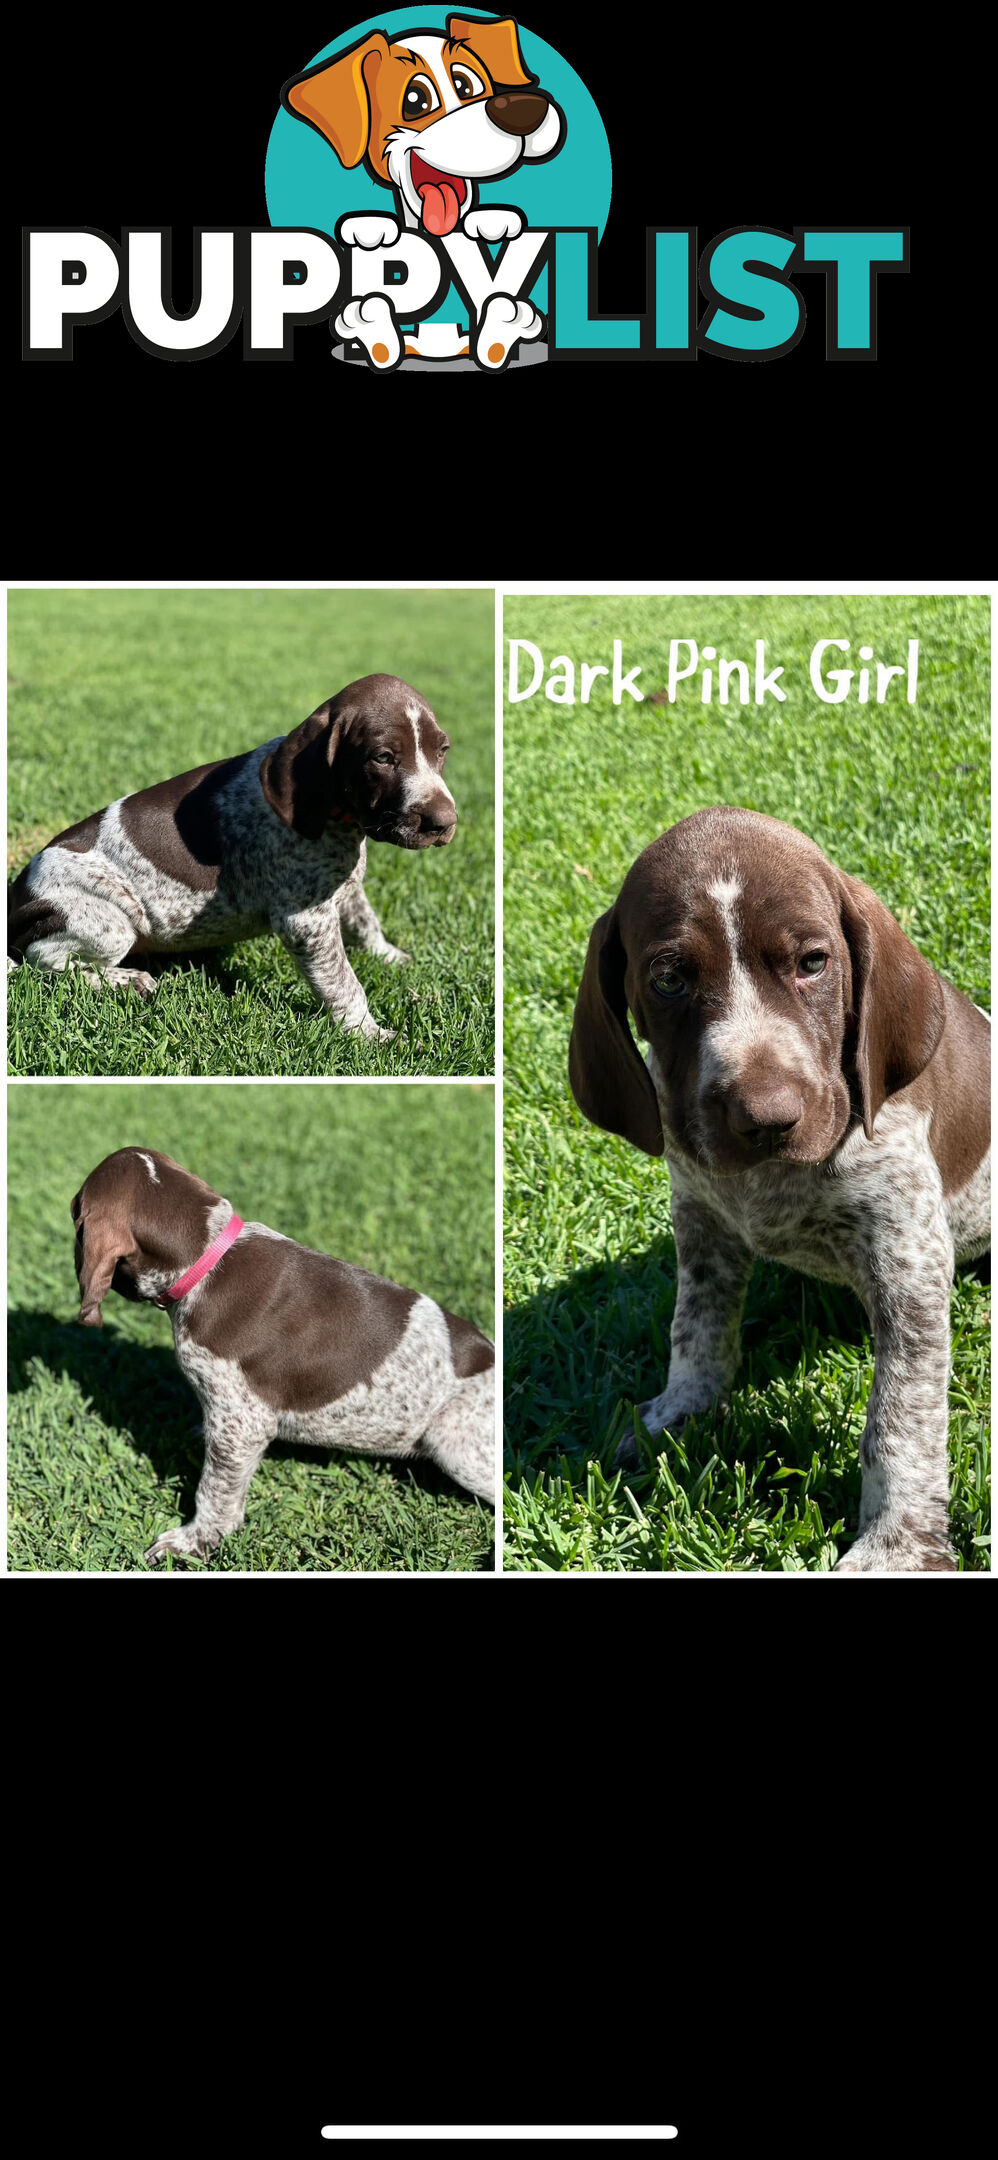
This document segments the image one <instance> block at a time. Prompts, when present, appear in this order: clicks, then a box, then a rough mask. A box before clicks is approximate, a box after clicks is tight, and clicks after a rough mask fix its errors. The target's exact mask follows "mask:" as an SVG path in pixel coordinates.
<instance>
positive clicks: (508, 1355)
mask: <svg viewBox="0 0 998 2160" xmlns="http://www.w3.org/2000/svg"><path fill="white" fill-rule="evenodd" d="M676 1266H677V1263H676V1248H675V1243H674V1241H673V1239H672V1237H671V1235H670V1236H667V1237H665V1238H663V1239H661V1240H660V1241H659V1242H658V1243H657V1244H656V1245H654V1246H653V1247H652V1248H651V1249H650V1250H649V1251H648V1252H646V1253H642V1254H640V1255H639V1256H636V1257H631V1258H626V1259H622V1260H619V1261H612V1262H607V1263H604V1264H601V1265H599V1266H594V1267H589V1268H583V1269H580V1270H579V1272H578V1273H577V1274H575V1275H573V1276H571V1277H569V1278H568V1279H567V1280H566V1281H565V1282H563V1283H559V1284H557V1285H556V1286H554V1287H553V1288H550V1289H547V1290H544V1291H541V1292H539V1293H538V1294H537V1295H536V1296H535V1297H533V1298H529V1299H526V1300H524V1301H523V1302H521V1303H520V1304H518V1305H515V1306H513V1307H511V1308H510V1309H509V1310H508V1312H507V1315H506V1322H505V1338H504V1339H505V1364H504V1371H505V1387H504V1415H505V1434H506V1444H507V1449H508V1450H509V1451H511V1452H512V1454H513V1456H514V1458H515V1459H516V1460H517V1462H518V1467H519V1472H520V1475H521V1476H522V1477H525V1478H527V1479H533V1478H534V1477H536V1475H537V1472H538V1471H539V1470H546V1469H557V1468H559V1467H561V1466H562V1464H563V1463H564V1462H565V1461H566V1460H567V1462H568V1465H569V1466H570V1468H571V1471H572V1474H573V1478H574V1477H575V1476H576V1475H578V1474H582V1475H584V1471H585V1464H586V1462H587V1461H591V1460H596V1459H598V1460H599V1462H600V1464H601V1467H602V1469H603V1471H604V1473H605V1474H606V1476H607V1477H609V1476H611V1475H612V1473H613V1469H614V1455H615V1452H616V1448H617V1443H618V1441H619V1439H620V1437H621V1435H622V1434H623V1433H629V1432H631V1431H632V1429H633V1426H632V1417H631V1407H630V1406H631V1405H633V1404H636V1403H639V1402H643V1401H645V1400H646V1399H647V1398H648V1397H650V1396H653V1395H657V1394H659V1393H660V1391H661V1390H662V1388H663V1387H664V1385H665V1379H666V1374H667V1372H668V1365H669V1329H670V1325H671V1322H672V1316H673V1312H674V1309H675V1302H676ZM867 1343H868V1337H867V1329H866V1322H865V1315H864V1313H863V1309H862V1306H861V1305H860V1303H859V1300H858V1298H856V1297H854V1296H853V1294H852V1292H851V1291H848V1290H845V1289H838V1288H836V1287H835V1286H833V1285H830V1284H826V1283H820V1282H816V1281H814V1280H813V1279H811V1278H809V1277H804V1276H802V1275H797V1274H795V1273H794V1272H793V1271H792V1270H790V1269H788V1268H782V1267H780V1266H778V1265H777V1264H776V1263H774V1262H763V1261H757V1262H756V1265H755V1268H754V1270H753V1273H752V1277H751V1281H750V1284H749V1291H748V1296H747V1299H746V1305H745V1315H744V1319H743V1323H742V1357H741V1363H740V1365H739V1368H738V1373H737V1376H736V1378H735V1381H734V1385H733V1386H732V1388H731V1391H730V1397H729V1404H730V1407H729V1409H728V1410H727V1411H724V1410H719V1411H715V1412H712V1413H708V1414H707V1415H705V1416H704V1417H703V1418H699V1419H696V1420H695V1421H693V1422H692V1423H691V1424H690V1425H688V1426H687V1427H686V1428H685V1430H684V1434H683V1440H684V1446H686V1447H687V1449H688V1451H689V1453H690V1461H691V1465H692V1464H693V1462H694V1461H696V1462H697V1463H698V1464H703V1463H706V1462H707V1461H708V1459H709V1457H710V1456H711V1455H712V1454H715V1453H717V1454H719V1455H721V1456H722V1457H723V1458H725V1459H727V1460H732V1461H733V1460H734V1459H735V1458H736V1457H737V1458H739V1459H751V1460H755V1459H757V1458H758V1456H759V1455H760V1454H763V1455H765V1454H767V1453H769V1452H771V1451H772V1450H774V1449H775V1451H776V1458H777V1459H774V1462H773V1472H774V1475H775V1473H776V1472H777V1471H778V1470H779V1468H780V1467H781V1466H782V1464H783V1463H784V1462H786V1463H797V1462H798V1461H799V1459H800V1458H801V1455H802V1452H803V1450H804V1449H806V1451H807V1459H808V1460H810V1455H811V1452H812V1450H813V1446H814V1445H815V1444H817V1443H818V1442H819V1439H820V1435H821V1433H822V1432H823V1430H824V1427H825V1425H826V1423H827V1412H826V1411H825V1410H824V1407H823V1398H822V1394H821V1391H820V1382H818V1381H816V1383H815V1387H814V1418H813V1428H812V1426H811V1424H810V1421H809V1419H808V1416H807V1395H806V1386H805V1390H804V1396H803V1404H802V1390H801V1382H800V1373H799V1368H800V1363H801V1356H802V1353H803V1352H805V1351H806V1352H807V1357H808V1362H809V1363H810V1362H811V1360H812V1358H813V1357H816V1356H820V1355H821V1353H822V1351H823V1350H827V1349H828V1348H835V1347H842V1346H845V1345H848V1346H849V1349H850V1350H851V1351H852V1352H853V1353H855V1361H856V1362H858V1359H859V1358H865V1357H866V1355H868V1349H867ZM777 1383H782V1384H781V1385H778V1386H777V1387H776V1394H778V1396H779V1402H778V1403H777V1401H776V1397H775V1395H774V1401H773V1417H772V1422H771V1423H769V1424H767V1423H766V1421H765V1418H760V1402H759V1397H760V1396H761V1398H762V1402H763V1404H764V1402H765V1397H766V1394H767V1392H768V1391H769V1390H770V1389H773V1388H774V1384H777ZM749 1390H750V1391H751V1393H752V1397H753V1401H752V1404H751V1410H750V1409H749V1404H748V1399H747V1395H748V1391H749ZM788 1391H789V1392H790V1394H791V1396H792V1397H794V1398H795V1401H796V1404H797V1406H798V1414H796V1415H795V1416H794V1418H793V1431H791V1430H790V1429H789V1428H788V1424H787V1422H786V1405H787V1397H788ZM743 1398H745V1399H744V1400H743ZM801 1408H803V1411H804V1415H803V1416H801V1415H800V1409H801ZM857 1437H858V1436H857ZM648 1448H649V1457H648V1463H649V1467H650V1464H651V1461H652V1460H653V1458H654V1456H655V1455H657V1454H658V1453H660V1451H661V1447H660V1443H659V1442H658V1441H651V1440H649V1442H648ZM628 1482H629V1483H633V1479H632V1478H629V1479H628ZM773 1489H774V1492H778V1490H779V1488H778V1487H775V1486H774V1488H773ZM823 1492H824V1493H825V1494H826V1496H827V1498H828V1500H829V1501H830V1502H831V1503H832V1504H833V1506H834V1508H835V1512H836V1513H837V1514H847V1513H852V1514H854V1513H855V1509H856V1505H857V1501H858V1492H859V1462H858V1455H856V1456H855V1458H854V1460H853V1461H852V1463H851V1465H850V1468H849V1472H848V1475H847V1478H846V1481H845V1482H842V1483H840V1481H839V1480H837V1479H836V1477H835V1475H834V1471H830V1474H829V1475H828V1477H827V1479H826V1480H825V1482H824V1484H823Z"/></svg>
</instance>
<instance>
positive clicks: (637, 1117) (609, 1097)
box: [568, 907, 662, 1155]
mask: <svg viewBox="0 0 998 2160" xmlns="http://www.w3.org/2000/svg"><path fill="white" fill-rule="evenodd" d="M626 965H627V961H626V955H625V953H624V947H623V944H622V942H621V937H620V931H619V928H618V924H617V910H616V908H615V907H612V908H610V910H609V912H608V913H607V914H606V915H601V916H600V919H599V921H598V922H597V923H594V924H593V928H592V931H591V934H590V938H589V951H588V953H587V954H586V964H585V967H584V969H583V972H582V981H581V983H580V984H579V994H578V997H577V998H576V1001H575V1018H574V1020H573V1022H572V1040H571V1043H570V1045H569V1051H568V1077H569V1080H570V1082H571V1088H572V1093H573V1095H574V1097H575V1100H576V1102H577V1103H578V1105H579V1109H580V1110H581V1111H582V1114H583V1117H587V1118H588V1119H589V1120H590V1123H591V1124H593V1125H602V1126H603V1128H604V1131H606V1132H614V1133H620V1134H621V1135H622V1137H623V1138H624V1139H625V1140H630V1141H631V1142H632V1143H633V1145H634V1146H635V1147H639V1148H643V1149H644V1151H645V1154H646V1155H661V1153H662V1121H661V1118H660V1117H659V1111H658V1102H657V1099H656V1095H655V1090H654V1088H653V1086H652V1083H651V1080H650V1078H649V1075H648V1068H647V1066H646V1065H645V1063H644V1059H643V1058H642V1057H641V1055H640V1053H639V1051H638V1047H637V1044H636V1043H635V1040H634V1037H633V1035H632V1034H631V1030H630V1026H629V1024H628V1018H627V998H626V995H625V991H624V971H625V968H626Z"/></svg>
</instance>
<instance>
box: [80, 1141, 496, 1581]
mask: <svg viewBox="0 0 998 2160" xmlns="http://www.w3.org/2000/svg"><path fill="white" fill-rule="evenodd" d="M72 1217H73V1223H74V1226H75V1232H76V1250H75V1259H76V1274H77V1279H78V1281H79V1285H80V1321H81V1323H82V1325H83V1326H84V1327H100V1326H102V1324H103V1323H102V1318H101V1305H102V1303H103V1300H104V1298H105V1297H106V1296H107V1293H108V1291H109V1290H115V1291H117V1292H118V1294H119V1295H120V1296H121V1297H126V1298H130V1299H132V1300H133V1301H137V1302H139V1303H145V1304H152V1305H160V1306H162V1307H163V1308H164V1310H165V1311H166V1312H167V1313H168V1314H169V1316H170V1320H171V1323H172V1326H173V1340H174V1348H175V1350H176V1355H177V1362H178V1364H179V1366H180V1369H181V1372H182V1373H183V1374H184V1376H185V1378H186V1379H188V1380H189V1381H190V1383H191V1386H192V1388H193V1389H194V1392H195V1394H196V1396H197V1397H198V1400H199V1402H200V1404H201V1408H202V1410H203V1412H204V1446H205V1454H204V1469H203V1470H202V1473H201V1480H200V1483H199V1485H198V1491H197V1501H196V1505H195V1510H194V1517H193V1520H192V1521H191V1522H189V1523H185V1524H183V1525H182V1526H181V1527H179V1528H176V1529H173V1530H164V1531H163V1532H162V1534H161V1535H160V1536H159V1537H157V1538H156V1539H155V1540H154V1542H153V1544H152V1545H151V1546H150V1547H149V1549H148V1551H147V1553H146V1556H145V1557H146V1559H147V1560H148V1561H150V1562H151V1563H153V1564H155V1563H157V1562H158V1561H160V1560H162V1559H163V1557H164V1555H165V1554H166V1553H175V1554H177V1555H178V1556H180V1557H190V1556H194V1557H196V1558H198V1559H202V1560H203V1559H206V1558H207V1557H208V1555H209V1554H210V1553H212V1552H213V1551H214V1550H215V1548H216V1547H217V1546H218V1544H219V1542H220V1540H221V1539H222V1538H223V1537H226V1536H228V1534H229V1533H230V1532H231V1531H233V1530H237V1529H238V1528H239V1525H240V1523H241V1522H242V1520H243V1514H244V1510H245V1506H246V1493H247V1489H248V1487H249V1482H250V1479H251V1477H252V1476H253V1472H254V1470H255V1469H256V1467H257V1465H258V1463H259V1462H260V1460H261V1458H262V1456H263V1455H264V1453H265V1451H266V1449H267V1447H268V1446H269V1444H270V1442H271V1441H272V1440H278V1439H280V1440H297V1441H301V1442H304V1443H306V1444H307V1445H309V1446H311V1447H326V1448H332V1447H335V1448H345V1449H354V1450H356V1451H357V1452H358V1453H363V1454H370V1455H391V1456H394V1457H395V1458H396V1460H403V1459H405V1458H407V1457H413V1456H421V1457H423V1458H425V1459H427V1460H429V1461H431V1462H435V1463H437V1464H438V1466H439V1467H440V1469H442V1470H445V1471H446V1472H447V1474H448V1476H449V1477H452V1478H453V1479H454V1480H455V1481H456V1483H457V1484H459V1485H463V1486H464V1488H465V1490H466V1491H468V1492H471V1493H474V1494H475V1495H476V1496H477V1497H478V1498H479V1499H480V1500H486V1501H488V1502H489V1504H490V1505H494V1503H495V1350H494V1348H493V1346H492V1344H491V1343H490V1342H489V1340H488V1338H487V1337H486V1336H485V1335H483V1334H482V1333H481V1331H480V1330H479V1329H478V1328H476V1327H474V1326H473V1325H472V1323H471V1322H470V1321H469V1320H460V1319H458V1318H456V1317H455V1315H454V1314H453V1313H450V1312H446V1311H445V1310H444V1308H443V1307H442V1306H441V1305H437V1304H436V1303H435V1301H434V1300H433V1299H432V1298H429V1297H425V1296H423V1295H421V1294H420V1293H419V1292H418V1291H416V1290H406V1289H403V1287H402V1286H401V1284H399V1283H394V1282H387V1281H384V1280H383V1279H382V1277H381V1276H378V1275H372V1274H370V1273H369V1272H368V1271H367V1269H366V1268H359V1267H353V1266H351V1265H350V1264H349V1263H348V1262H347V1261H345V1260H334V1259H331V1258H330V1257H329V1256H328V1255H327V1254H325V1253H318V1252H311V1251H310V1250H309V1249H308V1248H307V1247H306V1246H304V1245H298V1244H296V1243H295V1241H294V1239H293V1238H287V1237H284V1236H282V1234H281V1232H280V1231H279V1230H270V1229H268V1228H267V1226H266V1224H265V1223H259V1222H243V1221H242V1220H241V1218H240V1217H239V1216H238V1215H236V1213H235V1211H234V1209H233V1207H232V1203H231V1201H229V1200H226V1199H223V1197H222V1195H221V1194H220V1193H217V1192H215V1190H214V1189H213V1187H212V1186H210V1185H206V1184H205V1183H204V1181H203V1179H201V1178H199V1177H195V1176H194V1175H193V1174H192V1173H191V1172H190V1171H188V1170H183V1169H181V1167H180V1164H179V1163H175V1162H173V1161H172V1160H171V1158H170V1156H169V1155H163V1154H160V1153H159V1152H158V1150H156V1149H155V1148H136V1147H127V1148H119V1149H118V1150H117V1152H116V1153H115V1154H113V1155H108V1156H106V1157H105V1159H104V1161H103V1162H102V1163H99V1164H98V1166H97V1168H96V1169H95V1170H92V1171H91V1173H90V1176H89V1177H88V1178H86V1179H85V1181H84V1183H83V1185H82V1186H81V1187H80V1190H79V1192H78V1193H77V1194H76V1195H75V1198H74V1199H73V1202H72Z"/></svg>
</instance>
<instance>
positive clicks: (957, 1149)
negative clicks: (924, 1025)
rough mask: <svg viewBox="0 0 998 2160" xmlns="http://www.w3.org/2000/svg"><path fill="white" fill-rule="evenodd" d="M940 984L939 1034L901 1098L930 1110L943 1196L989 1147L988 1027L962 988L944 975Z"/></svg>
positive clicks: (961, 1181) (931, 1138)
mask: <svg viewBox="0 0 998 2160" xmlns="http://www.w3.org/2000/svg"><path fill="white" fill-rule="evenodd" d="M940 981H941V982H942V987H943V998H944V1003H945V1011H946V1021H945V1025H944V1028H943V1032H942V1036H941V1038H940V1041H939V1045H938V1048H937V1049H936V1051H935V1054H934V1055H933V1057H931V1058H930V1060H929V1063H928V1065H927V1066H926V1068H925V1071H924V1072H922V1073H920V1074H919V1076H918V1079H917V1080H915V1081H913V1083H912V1085H911V1087H909V1088H908V1089H907V1090H906V1095H907V1100H908V1101H910V1102H913V1103H914V1104H915V1105H916V1107H917V1108H918V1109H919V1110H923V1111H928V1112H929V1115H930V1119H931V1123H930V1125H929V1146H930V1147H931V1149H932V1153H933V1155H934V1156H935V1158H936V1161H937V1163H938V1165H939V1174H940V1177H941V1178H942V1181H943V1192H944V1193H945V1194H946V1195H947V1197H948V1196H949V1195H950V1194H951V1193H956V1192H959V1191H960V1189H961V1187H962V1186H964V1185H966V1184H967V1182H968V1179H970V1178H972V1177H973V1174H974V1171H975V1170H976V1169H977V1167H978V1164H979V1163H980V1162H981V1161H982V1160H983V1158H984V1156H985V1155H986V1153H987V1151H988V1148H989V1146H990V1144H991V1029H990V1026H989V1025H988V1022H987V1021H986V1020H985V1018H984V1015H983V1013H979V1012H978V1011H977V1008H976V1006H974V1005H972V1004H971V1002H970V999H969V998H966V997H964V995H963V992H962V991H961V990H956V989H954V987H953V984H952V983H949V982H947V981H946V979H945V977H944V976H941V977H940Z"/></svg>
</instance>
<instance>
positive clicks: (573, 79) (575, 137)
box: [264, 6, 612, 321]
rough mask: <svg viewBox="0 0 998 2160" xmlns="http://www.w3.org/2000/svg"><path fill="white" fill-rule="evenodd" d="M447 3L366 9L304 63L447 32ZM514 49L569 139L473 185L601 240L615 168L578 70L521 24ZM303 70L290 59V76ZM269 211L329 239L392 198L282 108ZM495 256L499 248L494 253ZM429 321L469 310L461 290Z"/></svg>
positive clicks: (274, 140) (541, 285) (534, 220)
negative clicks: (374, 34)
mask: <svg viewBox="0 0 998 2160" xmlns="http://www.w3.org/2000/svg"><path fill="white" fill-rule="evenodd" d="M451 12H455V13H456V12H458V11H457V10H452V9H451V8H435V7H433V6H430V7H406V8H395V7H392V6H389V7H387V8H383V9H382V10H381V11H380V13H379V14H377V15H367V16H365V17H364V19H363V21H362V22H359V23H356V24H355V25H354V28H353V29H352V30H345V31H344V32H343V33H342V34H341V36H339V37H336V38H332V39H331V40H330V42H329V44H328V45H323V46H322V48H321V50H320V51H319V52H317V53H315V54H314V55H313V57H312V59H311V60H306V61H305V62H304V63H303V65H304V67H315V66H317V64H318V62H319V61H320V60H328V59H330V58H331V56H332V54H333V53H338V52H345V51H346V50H347V48H348V47H349V46H351V45H356V44H357V42H358V40H359V39H360V38H362V37H366V36H367V35H368V33H369V31H371V30H385V31H386V33H387V31H388V30H389V29H390V30H391V32H392V35H393V36H394V35H395V34H396V33H398V32H401V31H406V30H410V31H411V30H416V29H420V30H431V31H435V32H436V33H438V34H439V35H441V36H442V35H443V34H444V31H445V30H446V19H447V16H448V14H450V13H451ZM495 13H496V11H494V12H493V13H492V14H491V15H468V16H467V18H466V19H467V20H468V21H470V22H476V21H481V22H494V21H495ZM517 30H518V33H519V39H520V49H521V51H522V53H523V57H524V60H525V62H526V64H527V67H528V68H529V69H530V71H531V73H532V74H534V75H536V76H537V78H538V80H539V82H540V84H541V87H542V89H544V90H548V91H550V93H551V96H552V97H553V98H554V100H555V103H556V104H557V105H560V106H561V110H562V112H563V113H564V115H565V123H566V132H565V140H564V142H563V144H562V146H561V149H560V150H559V151H558V153H557V156H555V157H553V158H551V159H550V161H549V162H548V163H546V164H537V165H531V164H523V165H521V166H520V167H519V169H518V171H516V172H514V173H508V174H505V175H503V174H500V176H499V178H498V179H497V180H489V181H486V182H484V183H483V184H482V185H481V186H480V188H479V191H478V192H479V200H480V201H481V202H482V203H513V204H515V206H516V208H517V209H518V210H522V212H523V215H524V217H525V219H526V221H527V223H528V225H533V226H539V227H544V226H546V225H595V227H596V229H597V231H598V233H599V235H600V238H602V236H603V231H604V228H605V225H606V221H607V217H608V216H609V212H610V190H611V186H612V170H611V165H610V145H609V143H608V142H607V139H606V130H605V128H604V126H603V122H602V120H601V119H600V116H599V112H598V110H597V107H596V105H595V103H594V100H593V98H592V97H591V96H590V93H589V91H588V90H587V89H586V85H585V83H584V82H583V80H582V77H581V76H580V75H577V74H576V72H575V69H574V68H572V67H569V65H568V62H567V60H563V59H562V57H561V54H560V53H557V52H556V51H555V49H554V47H553V45H548V44H546V43H545V41H544V39H543V38H541V37H537V36H536V35H535V33H534V32H533V31H532V30H526V29H524V27H523V25H522V23H520V22H519V21H518V22H517ZM296 72H300V70H296V69H295V68H294V66H293V64H292V66H290V67H289V68H288V70H287V73H288V75H291V74H293V73H296ZM264 187H265V190H266V197H267V215H268V217H269V219H270V222H271V224H272V225H291V226H294V225H302V226H312V227H313V228H314V229H315V230H316V231H317V232H324V233H328V234H329V236H330V238H331V239H332V238H333V236H334V233H335V228H336V224H337V220H338V219H339V218H341V217H344V216H345V215H346V213H347V212H348V211H356V212H364V211H369V210H380V211H382V212H384V211H385V210H386V208H387V207H388V205H389V203H390V202H392V201H393V200H394V197H393V195H392V192H391V190H390V189H389V188H386V187H381V186H379V185H378V183H377V181H375V180H372V179H371V176H370V174H369V173H368V172H367V171H366V169H365V167H364V166H363V165H358V166H355V167H354V169H353V171H352V172H347V171H346V170H345V169H344V167H343V166H342V165H341V164H340V161H339V159H338V157H337V156H336V152H335V151H334V150H333V149H332V147H331V145H330V144H329V143H327V142H324V141H323V139H322V137H321V135H317V134H316V132H315V129H314V128H312V127H309V126H308V125H307V124H306V122H305V121H304V120H296V119H294V118H293V116H292V114H291V113H289V112H285V110H284V107H283V106H281V108H280V110H279V111H278V114H277V118H276V120H275V121H274V125H273V127H272V129H271V131H270V141H269V143H268V145H267V163H266V168H265V173H264ZM490 252H491V253H492V255H493V256H495V255H497V254H498V252H499V250H498V248H493V249H491V250H490ZM450 292H451V295H453V298H452V297H450V296H448V297H447V298H445V300H444V302H443V305H442V306H441V307H440V308H438V310H437V313H436V315H435V316H433V317H431V318H430V320H432V321H449V320H451V319H452V318H453V315H454V308H455V302H456V303H457V306H458V308H459V310H460V312H461V314H462V316H463V315H464V314H465V313H466V312H467V310H466V307H465V303H464V301H463V300H462V299H461V296H460V294H458V293H455V291H454V287H453V286H451V288H450ZM531 293H532V296H533V298H534V300H535V302H536V304H537V306H538V307H540V308H544V307H546V305H547V271H546V269H545V270H542V271H541V273H540V275H539V277H538V278H537V279H536V281H535V283H534V285H533V286H532V287H531Z"/></svg>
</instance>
